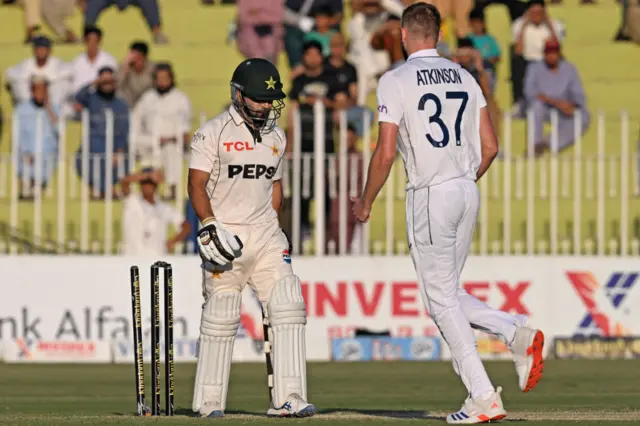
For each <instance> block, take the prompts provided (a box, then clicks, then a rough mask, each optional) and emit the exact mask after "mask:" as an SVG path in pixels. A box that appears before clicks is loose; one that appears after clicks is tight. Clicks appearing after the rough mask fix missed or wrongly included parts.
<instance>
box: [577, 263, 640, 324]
mask: <svg viewBox="0 0 640 426" xmlns="http://www.w3.org/2000/svg"><path fill="white" fill-rule="evenodd" d="M566 275H567V278H568V279H569V281H570V282H571V285H573V288H574V290H575V291H576V294H577V295H578V297H579V298H580V300H581V301H582V304H583V305H584V308H585V311H586V313H585V315H584V317H583V318H582V320H581V321H580V323H579V324H578V327H577V330H576V332H575V334H574V335H575V336H594V335H599V336H604V337H617V336H628V335H630V334H631V332H630V327H627V326H625V325H624V323H625V322H626V323H627V324H628V323H629V322H630V320H629V310H628V309H625V308H624V307H623V302H624V301H625V299H626V298H627V296H628V294H629V292H630V291H631V289H632V288H633V287H634V286H635V284H636V282H637V281H638V275H639V273H638V272H613V273H612V274H611V275H609V277H608V278H607V280H606V281H605V284H604V286H602V285H600V282H599V281H598V280H597V279H596V277H595V276H594V275H593V274H592V273H591V272H575V271H570V272H567V273H566ZM625 317H626V318H625Z"/></svg>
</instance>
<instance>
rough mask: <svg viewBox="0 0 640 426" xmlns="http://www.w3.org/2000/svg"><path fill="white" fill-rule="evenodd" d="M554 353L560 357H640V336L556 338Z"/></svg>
mask: <svg viewBox="0 0 640 426" xmlns="http://www.w3.org/2000/svg"><path fill="white" fill-rule="evenodd" d="M553 355H554V356H555V357H556V358H558V359H635V358H640V337H638V336H636V337H603V336H592V337H569V338H556V339H554V342H553Z"/></svg>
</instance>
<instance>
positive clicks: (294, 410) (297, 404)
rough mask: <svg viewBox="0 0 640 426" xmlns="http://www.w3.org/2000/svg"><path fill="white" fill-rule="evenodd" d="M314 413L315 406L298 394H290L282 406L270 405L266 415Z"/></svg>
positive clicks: (282, 415)
mask: <svg viewBox="0 0 640 426" xmlns="http://www.w3.org/2000/svg"><path fill="white" fill-rule="evenodd" d="M314 414H316V407H315V406H314V405H313V404H309V403H308V402H307V401H305V400H304V399H302V398H300V396H298V395H295V394H294V395H291V396H290V397H289V399H288V400H287V402H285V403H284V404H283V405H282V407H280V408H274V407H271V408H269V410H268V411H267V417H311V416H313V415H314Z"/></svg>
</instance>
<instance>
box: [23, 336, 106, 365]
mask: <svg viewBox="0 0 640 426" xmlns="http://www.w3.org/2000/svg"><path fill="white" fill-rule="evenodd" d="M16 345H17V347H18V359H21V360H33V359H41V358H44V359H61V360H65V359H78V358H81V359H82V358H84V359H86V358H93V357H95V355H96V344H95V342H67V341H42V340H33V339H16Z"/></svg>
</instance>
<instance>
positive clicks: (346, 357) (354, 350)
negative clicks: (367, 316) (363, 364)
mask: <svg viewBox="0 0 640 426" xmlns="http://www.w3.org/2000/svg"><path fill="white" fill-rule="evenodd" d="M338 352H339V358H338V359H339V360H340V361H360V360H361V358H362V345H361V344H360V342H359V341H358V340H356V339H346V340H343V341H342V342H341V343H340V344H339V346H338Z"/></svg>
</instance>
